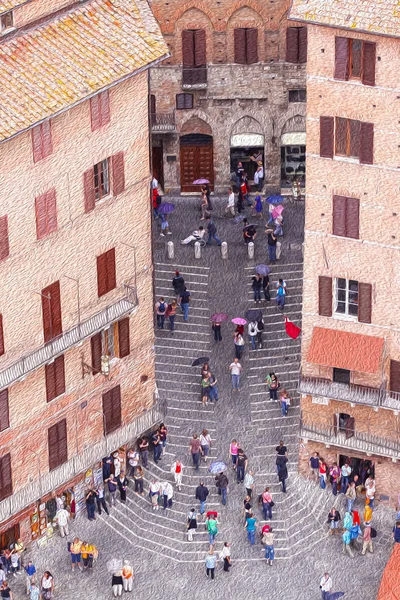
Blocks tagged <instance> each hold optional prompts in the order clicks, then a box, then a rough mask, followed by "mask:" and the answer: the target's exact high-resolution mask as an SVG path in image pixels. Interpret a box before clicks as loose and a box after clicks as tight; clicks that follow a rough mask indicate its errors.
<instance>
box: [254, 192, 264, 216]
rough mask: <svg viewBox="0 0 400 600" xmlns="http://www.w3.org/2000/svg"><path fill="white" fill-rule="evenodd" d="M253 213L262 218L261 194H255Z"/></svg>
mask: <svg viewBox="0 0 400 600" xmlns="http://www.w3.org/2000/svg"><path fill="white" fill-rule="evenodd" d="M253 208H254V215H258V216H259V217H260V219H262V212H263V205H262V200H261V196H256V197H255V199H254V203H253Z"/></svg>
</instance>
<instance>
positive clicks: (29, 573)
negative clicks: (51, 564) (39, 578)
mask: <svg viewBox="0 0 400 600" xmlns="http://www.w3.org/2000/svg"><path fill="white" fill-rule="evenodd" d="M24 570H25V574H26V594H27V595H28V596H29V592H30V589H31V585H33V584H34V583H35V582H36V567H35V565H34V564H33V562H32V561H31V560H30V561H28V564H27V565H25V567H24ZM3 579H5V574H4V578H3Z"/></svg>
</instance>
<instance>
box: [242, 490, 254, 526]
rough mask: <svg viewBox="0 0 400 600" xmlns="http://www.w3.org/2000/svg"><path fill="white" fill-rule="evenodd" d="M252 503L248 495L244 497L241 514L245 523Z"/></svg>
mask: <svg viewBox="0 0 400 600" xmlns="http://www.w3.org/2000/svg"><path fill="white" fill-rule="evenodd" d="M251 509H252V504H251V498H250V496H246V498H245V499H244V500H243V515H244V522H245V523H246V519H248V518H249V514H250V513H251V512H252V510H251Z"/></svg>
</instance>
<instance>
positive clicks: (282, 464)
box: [276, 456, 288, 494]
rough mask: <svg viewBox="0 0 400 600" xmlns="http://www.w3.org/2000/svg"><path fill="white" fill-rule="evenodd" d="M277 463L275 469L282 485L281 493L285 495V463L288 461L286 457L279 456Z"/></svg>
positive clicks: (286, 472)
mask: <svg viewBox="0 0 400 600" xmlns="http://www.w3.org/2000/svg"><path fill="white" fill-rule="evenodd" d="M278 458H279V461H277V465H276V466H277V469H278V479H279V481H280V482H281V484H282V492H283V493H284V494H286V479H287V478H288V470H287V466H286V463H287V461H288V458H287V456H279V457H277V459H278Z"/></svg>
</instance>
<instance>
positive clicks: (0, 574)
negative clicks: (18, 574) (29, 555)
mask: <svg viewBox="0 0 400 600" xmlns="http://www.w3.org/2000/svg"><path fill="white" fill-rule="evenodd" d="M25 568H26V567H25ZM6 579H7V576H6V571H5V567H4V565H3V564H1V565H0V586H1V584H2V583H3V581H6Z"/></svg>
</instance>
